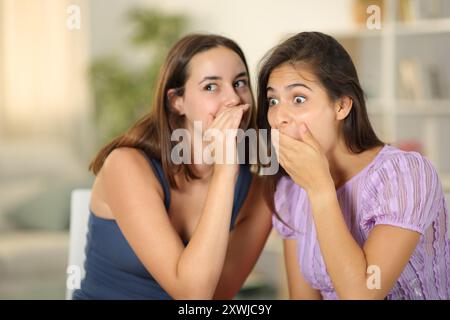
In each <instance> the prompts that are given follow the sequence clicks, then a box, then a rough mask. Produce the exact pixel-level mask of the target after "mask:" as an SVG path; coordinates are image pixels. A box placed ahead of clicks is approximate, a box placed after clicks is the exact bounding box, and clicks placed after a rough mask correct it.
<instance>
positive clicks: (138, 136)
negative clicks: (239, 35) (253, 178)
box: [89, 34, 256, 188]
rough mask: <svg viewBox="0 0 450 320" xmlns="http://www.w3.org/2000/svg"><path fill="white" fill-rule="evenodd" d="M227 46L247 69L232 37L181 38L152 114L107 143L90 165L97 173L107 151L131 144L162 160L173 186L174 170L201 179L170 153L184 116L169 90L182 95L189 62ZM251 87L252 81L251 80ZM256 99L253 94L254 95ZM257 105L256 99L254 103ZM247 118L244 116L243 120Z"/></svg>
mask: <svg viewBox="0 0 450 320" xmlns="http://www.w3.org/2000/svg"><path fill="white" fill-rule="evenodd" d="M219 46H222V47H225V48H228V49H230V50H232V51H234V52H235V53H236V54H237V55H238V56H239V57H240V58H241V59H242V62H243V63H244V65H245V68H246V71H247V73H248V66H247V61H246V59H245V56H244V53H243V52H242V50H241V48H240V47H239V46H238V45H237V44H236V43H235V42H234V41H232V40H230V39H228V38H225V37H222V36H219V35H203V34H191V35H188V36H185V37H184V38H182V39H180V40H179V41H178V42H177V43H175V45H174V46H173V47H172V48H171V49H170V51H169V53H168V55H167V57H166V60H165V62H164V64H163V65H162V67H161V69H160V73H159V77H158V80H157V81H158V82H157V86H156V89H155V94H154V96H153V102H152V109H151V111H150V113H149V114H147V115H145V116H144V117H143V118H142V119H140V120H139V121H137V122H136V124H134V125H133V126H132V127H131V128H130V129H128V130H127V131H126V132H125V133H124V134H122V135H120V136H119V137H117V138H115V139H114V140H112V141H111V142H109V143H108V144H106V145H105V146H104V147H103V148H101V150H100V151H99V152H98V154H97V155H96V156H95V158H94V160H93V161H92V162H91V164H90V166H89V170H91V171H92V172H93V173H94V174H95V175H96V174H98V172H99V171H100V169H101V168H102V166H103V163H104V162H105V160H106V158H107V157H108V155H109V154H110V153H111V152H112V151H113V150H114V149H116V148H120V147H132V148H137V149H141V150H143V151H144V152H145V153H146V154H148V155H149V156H151V157H153V158H155V159H157V160H159V161H161V165H162V167H163V170H164V174H165V176H166V179H168V181H169V183H170V186H171V187H173V188H177V185H176V181H175V177H174V176H175V174H176V173H178V172H180V170H181V171H182V172H183V173H184V175H185V177H186V179H187V180H190V179H198V177H197V176H196V175H195V173H194V172H192V170H191V169H190V168H189V166H188V165H186V164H180V165H175V164H174V163H172V161H171V158H170V154H171V151H172V148H173V146H175V145H176V143H177V142H176V141H171V135H172V131H173V130H175V129H178V128H182V126H183V117H184V116H180V115H179V113H178V112H176V110H174V109H173V108H171V106H170V104H169V99H168V96H167V92H168V90H170V89H176V90H175V92H176V94H177V95H179V96H183V95H184V85H185V83H186V81H187V79H188V77H189V62H190V61H191V59H192V58H193V57H194V56H195V55H196V54H198V53H200V52H204V51H207V50H210V49H212V48H216V47H219ZM248 85H249V88H251V85H250V83H249V84H248ZM252 99H253V95H252ZM252 108H255V103H254V102H253V103H252ZM246 117H247V120H246V122H247V123H248V124H249V125H248V126H249V127H252V128H256V119H255V112H252V110H249V111H248V112H247V113H246ZM243 121H244V120H243Z"/></svg>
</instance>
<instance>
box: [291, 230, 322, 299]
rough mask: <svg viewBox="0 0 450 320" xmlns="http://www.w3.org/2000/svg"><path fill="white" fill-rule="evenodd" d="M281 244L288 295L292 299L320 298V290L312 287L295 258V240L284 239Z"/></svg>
mask: <svg viewBox="0 0 450 320" xmlns="http://www.w3.org/2000/svg"><path fill="white" fill-rule="evenodd" d="M283 244H284V261H285V265H286V274H287V279H288V288H289V297H290V298H291V299H293V300H322V296H321V294H320V291H319V290H317V289H314V288H312V287H311V286H310V285H309V283H307V282H306V280H305V278H304V277H303V275H302V273H301V271H300V265H299V263H298V259H297V241H296V240H288V239H286V240H284V242H283Z"/></svg>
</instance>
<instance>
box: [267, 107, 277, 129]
mask: <svg viewBox="0 0 450 320" xmlns="http://www.w3.org/2000/svg"><path fill="white" fill-rule="evenodd" d="M267 121H268V122H269V125H270V127H271V128H273V127H274V126H275V112H274V109H273V108H269V110H268V111H267Z"/></svg>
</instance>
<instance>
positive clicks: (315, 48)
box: [257, 32, 384, 221]
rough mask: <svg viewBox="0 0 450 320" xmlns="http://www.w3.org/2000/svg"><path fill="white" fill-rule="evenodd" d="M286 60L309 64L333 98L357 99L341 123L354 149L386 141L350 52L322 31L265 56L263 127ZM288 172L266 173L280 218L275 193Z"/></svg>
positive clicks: (260, 90) (271, 202) (268, 198)
mask: <svg viewBox="0 0 450 320" xmlns="http://www.w3.org/2000/svg"><path fill="white" fill-rule="evenodd" d="M284 63H290V64H291V65H293V66H294V67H296V66H298V65H299V64H302V65H307V66H308V68H310V70H312V71H313V73H314V74H315V75H316V77H317V78H318V80H319V81H320V83H321V84H322V85H323V86H324V88H325V90H326V91H327V94H328V96H329V98H330V99H331V100H332V101H336V99H338V98H341V97H343V96H348V97H350V98H351V99H352V100H353V107H352V109H351V111H350V113H349V115H348V116H347V117H346V118H345V119H344V120H343V124H342V126H341V128H342V134H343V136H344V140H345V144H346V146H347V148H348V149H349V150H350V151H351V152H353V153H361V152H363V151H365V150H368V149H371V148H373V147H376V146H381V145H383V144H384V143H383V142H382V141H381V140H380V139H379V138H378V137H377V135H376V134H375V131H374V130H373V128H372V126H371V124H370V121H369V117H368V115H367V109H366V102H365V96H364V91H363V89H362V88H361V85H360V83H359V79H358V74H357V72H356V68H355V66H354V64H353V61H352V59H351V58H350V55H349V54H348V53H347V51H346V50H345V49H344V47H342V45H341V44H339V42H338V41H336V40H335V39H334V38H333V37H331V36H329V35H326V34H323V33H320V32H301V33H298V34H296V35H294V36H292V37H290V38H289V39H287V40H286V41H284V42H282V43H281V44H279V45H278V46H276V47H275V48H273V49H272V50H271V51H269V52H268V53H267V54H266V56H265V57H264V58H263V60H262V62H261V67H260V71H259V75H258V93H257V102H258V113H257V125H258V128H259V129H270V125H269V121H268V118H267V112H268V108H269V103H268V99H267V89H266V88H267V82H268V80H269V77H270V74H271V73H272V71H273V70H274V69H276V68H277V67H278V66H280V65H281V64H284ZM268 133H269V134H268V138H267V140H268V149H269V150H271V144H270V130H268ZM285 175H287V174H286V172H285V170H284V169H283V168H281V167H280V170H279V171H278V173H277V174H276V175H272V176H266V177H265V179H266V183H265V184H264V185H265V191H264V197H265V199H266V202H267V203H268V205H269V207H270V208H271V209H272V211H273V212H275V214H276V215H277V217H278V218H279V219H280V217H279V216H278V213H277V212H276V210H275V205H274V194H275V191H276V185H277V183H278V181H279V180H280V178H281V177H282V176H285ZM280 220H281V221H283V220H282V219H280Z"/></svg>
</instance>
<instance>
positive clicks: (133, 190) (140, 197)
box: [99, 148, 235, 299]
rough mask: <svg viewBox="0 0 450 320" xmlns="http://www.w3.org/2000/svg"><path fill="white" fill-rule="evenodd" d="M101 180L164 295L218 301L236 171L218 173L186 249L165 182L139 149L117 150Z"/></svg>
mask: <svg viewBox="0 0 450 320" xmlns="http://www.w3.org/2000/svg"><path fill="white" fill-rule="evenodd" d="M99 176H100V178H101V179H102V180H103V182H102V186H103V187H102V188H103V190H102V191H103V192H102V193H103V196H104V198H105V201H106V203H107V204H108V206H109V208H110V209H111V211H112V213H113V215H114V217H115V219H116V221H117V223H118V225H119V227H120V229H121V231H122V232H123V234H124V236H125V238H126V239H127V241H128V242H129V243H130V245H131V247H132V248H133V250H134V252H135V253H136V254H137V256H138V257H139V259H140V260H141V261H142V263H143V264H144V265H145V267H146V268H147V269H148V271H149V272H150V273H151V274H152V276H153V277H154V278H155V279H156V280H157V281H158V283H159V284H160V285H161V286H162V287H163V288H164V290H166V291H167V292H168V294H169V295H171V296H172V297H173V298H175V299H209V298H212V296H213V294H214V291H215V288H216V286H217V282H218V280H219V277H220V274H221V271H222V268H223V262H224V259H225V254H226V248H227V243H228V237H229V225H230V218H231V211H232V203H233V190H234V184H235V172H234V171H233V170H226V169H225V170H218V171H215V172H214V174H213V177H212V180H211V182H210V187H209V191H208V195H207V198H206V201H205V204H204V208H203V212H202V215H201V218H200V220H199V222H198V225H197V228H196V229H195V231H194V234H193V236H192V238H191V240H190V242H189V245H188V246H187V247H186V248H185V247H184V245H183V242H182V240H181V239H180V237H179V235H178V234H177V232H176V231H175V229H174V228H173V226H172V224H171V222H170V220H169V217H168V214H167V212H166V209H165V207H164V203H163V195H162V192H161V188H160V186H159V182H158V180H157V179H156V177H155V175H154V173H153V172H152V169H151V168H150V167H149V165H148V163H147V161H146V159H144V157H143V156H142V155H141V154H140V153H139V152H138V151H137V150H134V149H128V148H121V149H116V150H114V151H113V152H112V153H111V154H110V155H109V157H108V158H107V160H106V162H105V164H104V166H103V168H102V170H101V171H100V173H99Z"/></svg>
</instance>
